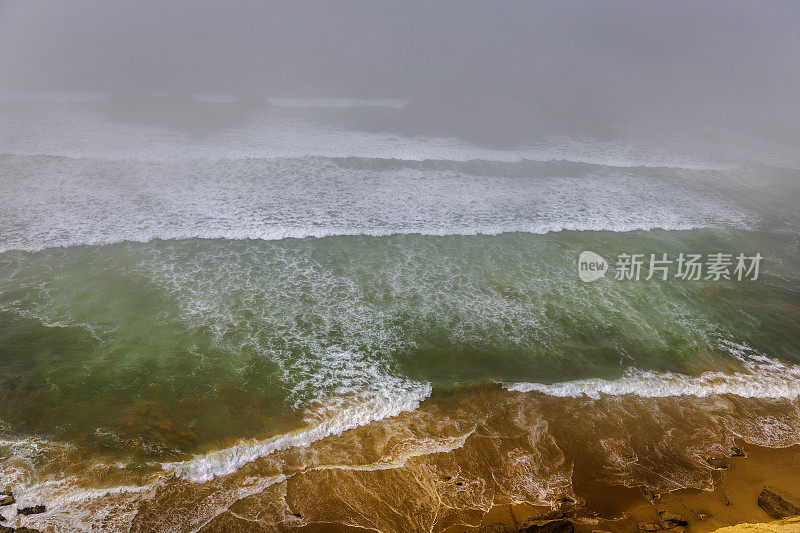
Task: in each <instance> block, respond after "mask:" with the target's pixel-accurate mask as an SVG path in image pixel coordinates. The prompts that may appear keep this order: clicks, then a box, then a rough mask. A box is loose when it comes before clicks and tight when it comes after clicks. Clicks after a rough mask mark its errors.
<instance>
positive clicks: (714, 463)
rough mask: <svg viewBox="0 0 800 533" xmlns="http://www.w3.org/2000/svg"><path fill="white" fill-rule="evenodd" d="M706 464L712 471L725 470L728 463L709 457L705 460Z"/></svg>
mask: <svg viewBox="0 0 800 533" xmlns="http://www.w3.org/2000/svg"><path fill="white" fill-rule="evenodd" d="M706 463H708V466H710V467H711V468H713V469H714V470H725V469H726V468H728V462H727V461H726V460H725V459H716V458H714V457H709V458H708V459H706Z"/></svg>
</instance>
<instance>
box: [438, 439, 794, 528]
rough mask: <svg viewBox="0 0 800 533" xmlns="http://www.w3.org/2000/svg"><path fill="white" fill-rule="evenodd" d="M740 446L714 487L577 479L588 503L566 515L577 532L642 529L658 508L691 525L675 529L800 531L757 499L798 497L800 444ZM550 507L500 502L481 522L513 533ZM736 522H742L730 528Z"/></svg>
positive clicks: (577, 487)
mask: <svg viewBox="0 0 800 533" xmlns="http://www.w3.org/2000/svg"><path fill="white" fill-rule="evenodd" d="M740 444H741V449H742V451H744V453H745V454H746V457H732V458H730V460H729V461H728V467H727V468H726V469H724V470H718V471H716V472H715V474H714V489H713V490H710V491H706V490H697V489H684V490H677V491H674V492H669V493H666V494H661V495H658V494H656V495H654V494H648V493H645V492H642V491H640V490H637V489H626V488H623V487H618V486H616V487H615V486H610V485H604V484H602V483H584V484H582V483H581V482H580V480H579V479H576V483H575V491H576V493H577V494H578V496H579V497H581V498H583V499H584V500H585V502H586V503H585V506H584V508H583V509H580V510H577V511H570V510H569V507H568V506H567V507H565V511H566V513H565V514H566V516H567V518H571V519H572V520H573V523H574V525H575V531H576V532H578V533H591V532H593V531H597V530H601V531H607V532H610V533H630V532H634V531H638V530H639V527H638V525H637V524H639V523H654V524H658V523H659V516H658V513H659V511H667V512H669V513H671V514H673V515H678V516H680V517H682V518H683V519H684V520H686V521H687V522H688V526H687V527H685V528H680V527H679V528H675V529H673V530H672V531H686V532H687V533H706V532H715V531H719V533H738V532H739V531H742V532H744V531H767V532H769V531H775V532H786V533H790V532H798V531H800V518H797V519H786V520H779V521H773V519H772V518H771V517H770V516H769V515H767V513H766V512H765V511H764V510H763V509H762V508H761V507H759V506H758V503H757V498H758V494H759V492H761V490H762V488H763V487H764V486H765V485H773V486H776V487H779V488H782V489H784V490H786V491H787V492H789V493H791V494H794V495H800V475H799V474H800V445H795V446H791V447H789V448H778V449H776V448H767V447H763V446H755V445H749V444H744V443H740ZM576 474H577V473H576ZM578 475H579V474H578ZM550 511H551V510H550V509H549V508H543V507H534V506H531V505H528V504H517V505H502V506H497V507H494V508H492V509H491V510H490V511H489V512H488V513H486V515H485V516H484V517H483V519H482V525H488V524H493V523H498V522H499V523H502V524H503V525H505V526H506V528H507V529H508V531H511V532H514V531H518V529H519V527H520V526H521V525H522V524H523V523H524V522H525V520H526V519H528V518H531V517H535V516H538V515H540V514H543V513H547V512H550ZM767 523H768V524H767ZM737 524H741V525H739V526H736V527H732V526H734V525H737ZM480 527H481V526H478V527H463V526H456V527H452V528H449V529H448V530H447V531H448V533H457V532H459V533H460V532H467V531H480V530H481V529H480Z"/></svg>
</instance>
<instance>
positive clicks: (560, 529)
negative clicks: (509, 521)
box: [519, 519, 575, 533]
mask: <svg viewBox="0 0 800 533" xmlns="http://www.w3.org/2000/svg"><path fill="white" fill-rule="evenodd" d="M519 531H520V533H573V532H574V531H575V526H573V525H572V522H570V521H569V520H550V521H546V520H531V519H528V520H525V522H524V523H523V524H522V526H520V528H519Z"/></svg>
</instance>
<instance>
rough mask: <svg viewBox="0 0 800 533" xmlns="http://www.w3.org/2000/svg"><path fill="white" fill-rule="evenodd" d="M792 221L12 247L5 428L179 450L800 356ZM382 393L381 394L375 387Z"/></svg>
mask: <svg viewBox="0 0 800 533" xmlns="http://www.w3.org/2000/svg"><path fill="white" fill-rule="evenodd" d="M797 246H798V244H797V239H796V238H795V237H794V236H792V235H783V234H766V233H760V232H746V231H739V230H711V229H703V230H690V231H662V230H653V231H638V232H628V233H613V232H562V233H556V234H547V235H530V234H520V233H512V234H503V235H496V236H448V237H436V236H420V235H404V236H387V237H349V236H343V237H327V238H322V239H316V238H306V239H288V240H280V241H230V240H222V239H215V240H203V239H189V240H179V241H159V240H157V241H153V242H151V243H123V244H115V245H107V246H79V247H69V248H55V249H49V250H45V251H41V252H35V253H29V252H6V253H4V254H2V255H1V256H0V308H1V309H2V313H0V334H1V335H2V340H1V341H0V357H2V361H3V364H2V367H0V375H1V376H2V378H1V379H2V387H1V388H0V391H2V392H0V394H2V397H1V398H0V405H2V411H1V412H2V421H3V426H4V427H5V428H6V431H8V432H9V433H10V434H12V435H17V436H30V435H36V436H39V437H44V438H47V439H52V440H67V441H74V442H78V443H80V444H81V445H83V446H87V447H90V448H91V449H94V450H96V449H100V450H105V451H107V452H110V453H122V454H125V455H133V456H134V457H139V458H140V459H157V460H167V459H183V458H187V457H188V456H189V455H190V454H193V453H197V452H202V451H209V450H211V449H215V448H219V447H223V446H224V445H226V444H230V443H231V442H235V441H236V440H237V439H239V438H250V437H264V436H268V435H270V434H276V433H280V432H282V431H285V430H287V429H291V428H293V427H296V426H299V425H300V424H301V420H302V417H303V416H304V413H305V412H306V411H307V410H308V409H310V408H313V407H314V406H315V405H316V404H317V403H319V402H323V403H324V402H326V401H330V399H331V398H335V397H343V396H348V395H355V394H358V393H362V392H364V391H370V390H374V391H380V393H384V392H386V391H389V392H392V393H398V394H400V393H402V392H403V391H406V392H408V393H413V391H415V390H418V389H419V387H420V386H421V384H424V383H430V384H432V385H433V387H434V391H436V390H439V389H441V390H447V389H448V388H452V387H454V386H461V385H465V384H469V383H481V382H486V381H500V382H537V383H554V382H563V381H571V380H579V379H587V378H605V379H614V378H618V377H620V376H621V375H623V373H624V372H625V371H626V369H630V368H636V369H641V370H653V371H660V372H678V373H684V374H689V375H692V374H697V373H699V372H700V371H702V370H708V369H717V368H722V369H724V368H726V365H729V366H735V365H734V363H735V359H733V358H732V357H731V356H730V354H728V353H727V352H726V350H725V344H724V342H723V341H732V342H736V343H740V344H746V345H747V346H749V347H750V348H752V349H753V350H755V351H757V352H758V353H762V354H769V356H770V357H775V358H780V359H784V360H787V361H790V362H800V361H798V359H799V358H800V354H798V352H797V339H798V338H799V336H800V305H798V303H799V302H800V295H799V294H798V287H800V284H798V279H800V277H799V276H800V261H799V260H798V257H800V255H798V254H797ZM585 249H591V250H594V251H597V252H598V253H601V254H602V255H604V256H605V257H607V258H613V257H615V256H616V255H618V254H620V253H623V252H631V251H633V252H642V253H650V252H657V253H663V252H667V253H669V254H670V255H671V256H677V254H678V253H679V252H680V251H692V252H693V253H712V252H716V251H730V252H733V253H738V252H745V253H748V254H752V253H755V252H760V253H761V254H762V255H763V256H764V258H765V259H764V260H763V264H762V265H761V273H760V276H759V279H758V280H756V281H752V280H743V281H735V280H732V281H720V282H714V281H683V280H670V281H667V282H664V281H656V280H651V281H644V280H642V281H638V282H636V281H627V280H623V281H619V280H615V279H613V276H612V275H611V274H609V279H603V280H600V281H598V282H595V283H590V284H589V283H584V282H582V281H580V280H579V279H578V277H577V271H576V261H577V256H578V254H579V253H580V252H581V251H583V250H585ZM376 393H377V392H376Z"/></svg>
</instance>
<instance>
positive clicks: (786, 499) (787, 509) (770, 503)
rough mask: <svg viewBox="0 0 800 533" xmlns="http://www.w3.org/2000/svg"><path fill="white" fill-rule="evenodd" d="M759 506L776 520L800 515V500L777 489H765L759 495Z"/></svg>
mask: <svg viewBox="0 0 800 533" xmlns="http://www.w3.org/2000/svg"><path fill="white" fill-rule="evenodd" d="M758 505H759V506H760V507H761V508H762V509H764V511H765V512H766V513H767V514H768V515H770V516H771V517H772V518H774V519H776V520H778V519H781V518H786V517H787V516H795V515H800V499H798V498H797V497H795V496H793V495H792V494H789V493H788V492H786V491H784V490H781V489H779V488H777V487H770V486H767V487H764V490H762V491H761V494H759V495H758Z"/></svg>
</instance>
